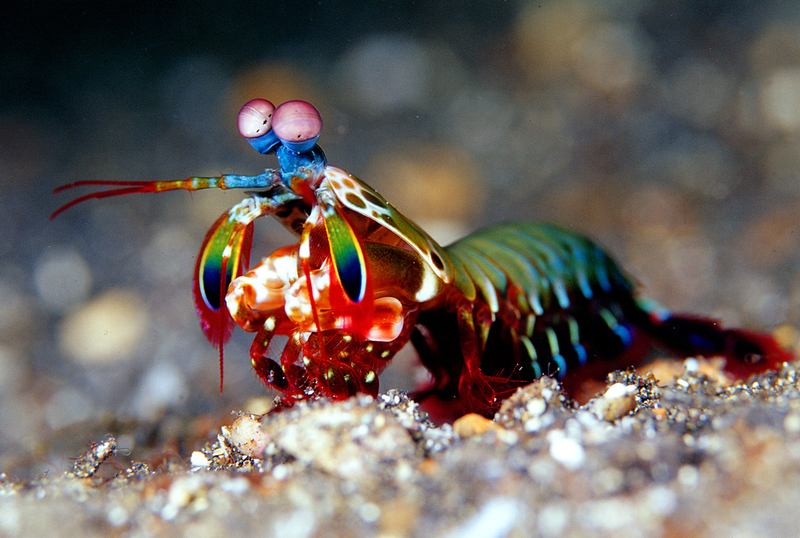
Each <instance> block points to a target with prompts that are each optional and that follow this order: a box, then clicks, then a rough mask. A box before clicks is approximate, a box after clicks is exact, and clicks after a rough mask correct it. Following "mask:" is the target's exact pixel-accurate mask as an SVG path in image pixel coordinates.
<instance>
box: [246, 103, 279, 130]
mask: <svg viewBox="0 0 800 538" xmlns="http://www.w3.org/2000/svg"><path fill="white" fill-rule="evenodd" d="M274 112H275V105H273V104H272V103H270V102H269V101H267V100H266V99H253V100H251V101H248V102H246V103H245V104H244V106H243V107H242V109H241V110H240V111H239V119H238V123H239V133H240V134H241V135H242V136H243V137H245V138H258V137H260V136H263V135H265V134H266V133H268V132H269V130H270V129H271V128H272V115H273V113H274Z"/></svg>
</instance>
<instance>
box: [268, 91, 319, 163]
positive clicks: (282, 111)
mask: <svg viewBox="0 0 800 538" xmlns="http://www.w3.org/2000/svg"><path fill="white" fill-rule="evenodd" d="M272 128H273V130H274V131H275V135H276V136H277V137H278V138H279V139H280V141H281V142H282V143H283V144H284V145H285V146H286V147H288V148H289V149H290V150H292V151H297V152H303V151H308V150H310V149H311V148H313V147H314V145H315V144H316V143H317V139H318V138H319V135H320V133H321V132H322V117H321V116H320V114H319V111H318V110H317V109H316V108H314V106H313V105H311V104H309V103H306V102H305V101H287V102H285V103H283V104H282V105H280V106H278V108H276V109H275V112H274V113H273V115H272Z"/></svg>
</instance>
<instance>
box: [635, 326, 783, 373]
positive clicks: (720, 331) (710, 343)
mask: <svg viewBox="0 0 800 538" xmlns="http://www.w3.org/2000/svg"><path fill="white" fill-rule="evenodd" d="M649 317H650V324H649V327H647V328H646V329H645V330H646V332H647V333H649V334H650V336H652V337H653V338H655V339H656V340H658V341H659V342H661V343H662V344H664V345H665V346H666V347H667V348H669V349H670V350H672V351H674V352H675V353H677V354H678V355H681V356H686V357H689V356H692V355H702V356H704V357H720V356H721V357H725V358H726V359H727V362H726V365H725V370H726V371H727V372H728V373H729V374H731V375H732V376H734V377H736V378H739V379H744V378H747V377H749V376H750V375H753V374H757V373H761V372H764V371H766V370H777V369H778V368H780V365H781V363H783V362H788V361H791V360H793V358H794V357H793V356H792V353H791V352H789V351H788V350H786V349H783V348H782V347H781V346H780V344H778V342H777V341H776V340H775V338H774V337H772V335H770V334H768V333H759V332H754V331H747V330H743V329H725V328H723V327H722V326H721V325H720V324H719V322H717V321H715V320H711V319H705V318H701V317H696V316H691V315H674V314H668V315H658V314H655V313H652V312H651V313H650V314H649Z"/></svg>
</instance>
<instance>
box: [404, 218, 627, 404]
mask: <svg viewBox="0 0 800 538" xmlns="http://www.w3.org/2000/svg"><path fill="white" fill-rule="evenodd" d="M445 252H446V254H447V256H448V260H447V261H448V262H449V264H450V265H452V267H453V270H454V277H453V282H452V285H451V286H448V287H446V289H445V291H444V293H445V294H446V295H447V298H446V300H445V301H441V300H439V301H437V302H436V303H431V308H430V310H428V311H426V305H422V306H421V310H422V312H421V314H420V316H419V319H418V325H420V326H422V327H423V331H422V332H421V333H420V335H418V336H417V337H416V339H415V341H414V343H415V346H416V347H417V348H418V350H419V351H420V356H421V358H422V361H423V363H425V365H426V366H428V367H429V368H430V369H431V370H432V371H434V372H436V371H439V372H440V374H439V376H438V377H439V378H441V379H445V380H452V381H451V386H450V389H451V390H452V391H453V392H458V391H459V389H458V388H457V387H456V386H455V382H456V381H457V380H460V379H462V378H463V375H464V373H463V372H464V370H463V368H464V367H466V369H467V370H468V371H471V372H472V373H471V374H470V375H471V376H472V378H473V379H474V378H476V377H483V378H486V379H494V380H507V381H509V382H529V381H532V380H533V379H535V378H537V377H539V376H540V375H542V374H549V375H556V376H558V377H563V376H564V375H565V374H566V373H567V372H568V371H570V370H573V369H574V368H576V367H577V366H580V365H582V364H584V363H585V362H586V361H587V360H589V359H590V358H591V357H595V356H599V357H614V356H617V355H618V354H619V353H620V352H621V351H623V350H624V349H625V348H626V347H627V346H629V345H630V342H631V334H632V333H631V331H632V330H633V323H631V322H630V320H629V319H628V317H627V316H628V314H629V313H630V314H632V316H633V317H634V318H635V317H636V316H638V315H639V314H640V313H641V312H642V311H641V309H639V308H638V306H637V305H636V302H635V299H634V297H633V285H632V283H631V281H630V280H629V279H628V278H627V277H626V276H625V274H624V273H623V272H622V270H621V269H620V268H619V266H618V265H617V264H616V262H614V260H613V259H612V258H611V257H610V256H608V255H607V254H606V253H605V252H603V251H602V250H601V249H600V248H599V247H598V246H596V245H595V244H594V243H592V242H591V241H589V240H588V239H586V238H584V237H582V236H580V235H578V234H575V233H573V232H570V231H568V230H565V229H562V228H559V227H557V226H553V225H550V224H535V223H515V224H503V225H499V226H494V227H491V228H487V229H484V230H480V231H478V232H476V233H473V234H471V235H469V236H467V237H465V238H463V239H461V240H459V241H456V242H455V243H453V244H451V245H449V246H447V247H445ZM441 304H446V305H450V306H448V307H446V308H445V309H442V308H441V307H440V305H441ZM422 335H424V337H423V336H422ZM465 335H474V338H473V340H474V342H470V341H469V339H467V338H465ZM412 338H413V337H412ZM470 338H472V336H470ZM434 363H435V364H434ZM498 383H499V382H495V383H494V385H493V387H494V388H496V385H497V384H498ZM517 386H518V385H517ZM437 390H439V391H444V392H447V388H446V387H441V386H440V387H438V389H437ZM461 396H462V397H463V394H461Z"/></svg>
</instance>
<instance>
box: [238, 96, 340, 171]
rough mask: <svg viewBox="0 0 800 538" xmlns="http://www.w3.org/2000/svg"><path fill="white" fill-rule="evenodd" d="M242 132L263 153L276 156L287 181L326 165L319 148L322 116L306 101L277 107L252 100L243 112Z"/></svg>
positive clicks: (261, 100) (287, 103) (240, 126)
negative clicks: (301, 170)
mask: <svg viewBox="0 0 800 538" xmlns="http://www.w3.org/2000/svg"><path fill="white" fill-rule="evenodd" d="M238 123H239V132H240V133H241V135H242V136H244V137H245V138H246V139H247V141H248V142H249V143H250V145H251V146H253V147H254V148H255V149H256V151H258V152H259V153H264V154H269V153H275V154H276V156H277V157H278V163H279V164H280V167H281V173H282V174H283V176H284V178H287V179H290V178H291V177H292V176H293V175H296V174H298V173H300V168H303V167H305V168H309V169H311V170H310V171H311V172H312V173H316V172H319V169H320V168H321V167H324V166H325V154H324V153H323V152H322V150H321V149H320V148H319V146H317V140H319V135H320V133H321V132H322V117H321V116H320V114H319V111H318V110H317V109H316V108H314V106H313V105H311V104H309V103H306V102H305V101H287V102H285V103H283V104H282V105H280V106H278V107H277V108H275V106H274V105H273V104H272V103H271V102H269V101H267V100H266V99H253V100H252V101H248V102H247V103H245V105H244V106H243V107H242V109H241V110H240V111H239V119H238Z"/></svg>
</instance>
